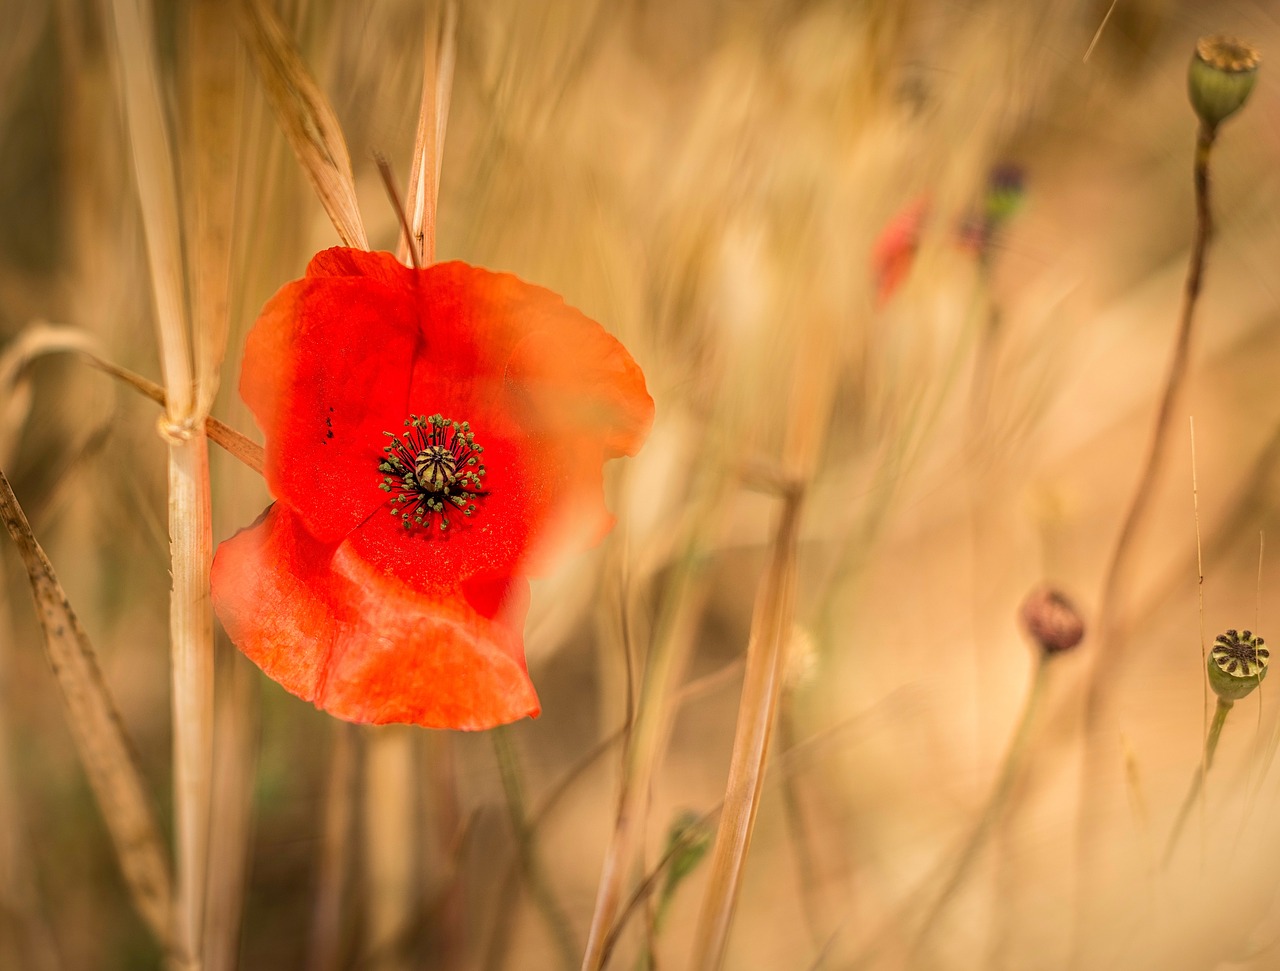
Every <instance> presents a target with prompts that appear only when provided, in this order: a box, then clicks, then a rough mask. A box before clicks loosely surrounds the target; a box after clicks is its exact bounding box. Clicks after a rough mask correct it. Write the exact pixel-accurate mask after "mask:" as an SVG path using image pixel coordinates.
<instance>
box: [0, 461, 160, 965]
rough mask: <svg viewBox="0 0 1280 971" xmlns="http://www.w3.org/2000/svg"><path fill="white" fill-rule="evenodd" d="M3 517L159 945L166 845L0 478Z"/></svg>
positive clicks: (88, 661) (86, 648) (125, 744)
mask: <svg viewBox="0 0 1280 971" xmlns="http://www.w3.org/2000/svg"><path fill="white" fill-rule="evenodd" d="M0 515H3V517H4V524H5V527H6V528H7V529H8V530H9V535H10V536H11V537H13V541H14V543H16V544H17V546H18V552H19V553H20V554H21V556H22V561H23V564H24V565H25V566H26V568H27V574H28V576H29V577H30V580H31V594H32V597H33V598H34V599H35V604H36V613H37V614H38V615H39V618H40V626H41V629H42V631H43V633H44V646H45V654H46V656H47V657H48V659H49V666H50V667H52V668H53V673H54V675H55V676H56V677H57V679H58V686H59V687H60V688H61V689H62V697H63V700H64V701H65V702H66V705H67V715H68V718H67V723H68V725H69V726H70V728H71V734H72V737H73V738H74V739H75V743H76V748H77V750H78V751H79V753H80V759H81V761H82V762H83V763H84V767H85V773H86V774H87V775H88V777H89V784H90V786H92V788H93V792H94V795H95V796H96V797H97V800H98V805H99V807H100V808H101V810H102V815H103V818H104V819H105V821H106V824H107V830H108V831H109V832H110V834H111V839H112V842H113V844H114V846H115V850H116V855H117V856H118V857H119V860H120V868H121V870H122V871H123V872H124V878H125V883H126V884H127V885H128V888H129V893H130V896H131V897H132V898H133V903H134V906H135V907H136V908H137V910H138V913H139V914H140V915H141V916H142V919H143V920H144V921H145V922H146V924H147V926H148V927H149V928H150V929H151V932H152V933H153V934H154V935H155V937H156V940H157V941H159V942H160V944H161V946H163V947H167V946H168V943H169V940H170V934H171V929H172V926H173V920H172V916H173V911H172V907H171V902H170V899H171V898H170V895H171V880H170V876H169V864H168V860H167V858H166V853H165V848H164V840H163V838H162V836H161V834H160V829H159V827H158V826H157V825H156V818H155V812H154V810H153V808H152V805H151V801H150V799H149V797H148V795H147V791H146V787H145V786H144V785H143V781H142V774H141V772H139V770H138V766H137V764H136V762H135V759H134V756H133V749H132V747H131V746H130V744H129V741H128V739H127V738H126V736H125V731H124V725H123V724H122V723H121V721H120V716H119V714H118V713H117V711H116V708H115V705H114V704H113V702H112V700H111V697H110V695H109V694H108V691H107V685H106V682H105V681H103V678H102V672H101V671H100V670H99V669H98V662H97V658H96V656H95V654H94V650H93V645H92V644H90V642H89V637H88V635H87V634H86V633H85V631H84V628H83V627H81V626H80V621H79V620H78V619H77V617H76V615H75V613H74V612H73V611H72V609H71V605H70V604H69V603H68V602H67V596H66V594H65V593H64V592H63V590H62V586H61V584H59V583H58V577H57V574H55V573H54V570H53V565H52V564H51V563H50V562H49V558H48V557H47V556H45V553H44V550H43V549H41V548H40V544H39V543H37V542H36V538H35V536H33V535H32V533H31V527H30V525H29V524H28V523H27V517H26V516H25V515H24V514H23V512H22V508H21V507H20V506H19V505H18V499H17V497H16V496H15V495H14V494H13V489H12V487H11V486H10V485H9V480H8V479H7V478H6V477H5V475H4V473H3V472H0Z"/></svg>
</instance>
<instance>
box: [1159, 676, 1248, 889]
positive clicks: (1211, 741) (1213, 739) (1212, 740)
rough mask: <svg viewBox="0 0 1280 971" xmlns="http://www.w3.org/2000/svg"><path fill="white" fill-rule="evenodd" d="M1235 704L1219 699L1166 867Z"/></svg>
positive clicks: (1168, 850) (1168, 849)
mask: <svg viewBox="0 0 1280 971" xmlns="http://www.w3.org/2000/svg"><path fill="white" fill-rule="evenodd" d="M1234 704H1235V702H1232V701H1228V700H1226V699H1225V698H1219V699H1218V707H1217V708H1216V709H1215V710H1214V712H1213V724H1212V725H1210V726H1209V734H1208V735H1206V736H1205V739H1204V757H1203V758H1202V759H1201V760H1200V764H1199V765H1197V766H1196V771H1195V774H1194V775H1193V776H1192V777H1191V785H1189V786H1188V787H1187V795H1186V797H1185V798H1184V799H1183V800H1182V808H1180V809H1179V810H1178V818H1177V819H1176V820H1175V821H1174V824H1173V829H1172V830H1170V831H1169V842H1168V843H1167V844H1165V848H1164V866H1166V867H1167V866H1168V865H1169V861H1170V860H1172V859H1173V851H1174V850H1176V849H1177V848H1178V839H1179V837H1180V836H1181V835H1182V827H1183V826H1185V825H1186V822H1187V817H1188V816H1190V815H1191V807H1192V806H1194V805H1195V802H1196V799H1197V798H1198V797H1199V795H1200V792H1201V790H1202V789H1203V788H1204V779H1205V776H1206V775H1208V774H1209V769H1211V768H1212V767H1213V756H1214V754H1215V753H1216V752H1217V751H1218V739H1219V738H1220V737H1221V736H1222V726H1223V725H1225V724H1226V722H1227V715H1228V713H1229V712H1230V711H1231V709H1232V707H1233V706H1234Z"/></svg>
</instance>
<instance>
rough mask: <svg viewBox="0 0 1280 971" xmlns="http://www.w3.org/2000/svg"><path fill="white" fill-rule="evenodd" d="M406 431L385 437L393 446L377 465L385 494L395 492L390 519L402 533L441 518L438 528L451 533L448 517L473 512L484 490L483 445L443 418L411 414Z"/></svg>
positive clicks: (467, 426) (464, 426) (465, 426)
mask: <svg viewBox="0 0 1280 971" xmlns="http://www.w3.org/2000/svg"><path fill="white" fill-rule="evenodd" d="M404 424H405V428H407V429H408V430H407V431H405V432H402V433H401V434H400V435H398V436H397V435H393V434H392V433H391V432H383V433H382V434H384V435H386V436H387V437H388V438H389V439H391V442H390V443H389V444H388V445H386V446H384V447H383V449H382V451H383V453H384V456H385V457H384V458H383V459H382V460H381V461H380V462H379V463H378V471H379V472H381V473H383V478H382V484H381V485H380V486H379V487H378V488H380V489H381V490H382V491H383V492H390V493H393V495H392V498H391V515H393V516H398V517H400V521H401V522H402V523H403V524H404V528H405V529H412V528H413V527H414V526H427V525H430V523H431V521H432V516H433V515H436V516H439V517H440V528H441V529H448V528H449V517H448V515H447V514H448V513H449V512H451V511H453V510H457V511H458V512H460V513H462V515H464V516H468V517H469V516H471V515H472V514H474V513H475V511H476V504H475V500H476V499H479V498H481V497H483V496H485V495H487V493H485V492H484V491H482V486H483V482H482V479H483V478H484V466H483V465H481V464H480V453H481V452H483V451H484V448H483V446H480V445H477V444H476V441H475V435H474V434H472V431H471V425H470V424H469V423H468V422H465V421H463V422H457V421H452V420H451V419H448V418H444V417H442V416H441V415H431V416H430V417H424V416H421V415H410V416H409V417H408V418H407V419H405V423H404Z"/></svg>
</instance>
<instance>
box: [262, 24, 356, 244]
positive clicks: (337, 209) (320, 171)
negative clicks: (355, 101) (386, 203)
mask: <svg viewBox="0 0 1280 971" xmlns="http://www.w3.org/2000/svg"><path fill="white" fill-rule="evenodd" d="M240 11H241V14H242V16H241V25H242V27H243V34H244V38H245V42H246V43H247V44H248V47H249V53H250V54H251V55H252V57H253V62H254V65H255V66H256V68H257V71H258V77H259V78H260V79H261V80H262V85H263V88H264V89H265V91H266V95H267V100H268V101H269V102H270V103H271V108H272V110H273V111H274V112H275V115H276V120H277V122H278V123H279V125H280V127H281V129H282V130H283V131H284V134H285V137H286V138H287V139H288V140H289V144H290V145H291V146H293V152H294V154H295V155H296V156H297V157H298V161H299V163H301V165H302V169H303V171H304V172H306V173H307V178H308V179H310V180H311V184H312V186H314V187H315V190H316V195H318V196H319V197H320V202H321V204H322V205H323V206H324V209H325V212H327V213H328V214H329V219H330V220H331V221H332V222H333V228H334V229H336V230H337V231H338V236H339V238H340V239H341V240H342V242H343V243H345V244H346V245H347V246H354V247H357V248H359V249H368V248H369V240H368V237H367V236H366V235H365V231H364V223H363V222H362V221H361V219H360V209H359V207H358V206H357V205H356V185H355V177H354V175H353V174H352V171H351V156H350V155H349V154H348V152H347V143H346V140H345V139H344V138H343V137H342V129H341V128H340V127H339V126H338V118H337V116H336V115H335V114H334V112H333V108H332V107H331V106H330V104H329V101H328V99H326V98H325V96H324V93H323V92H322V91H321V90H320V86H319V85H318V84H316V82H315V79H314V78H312V77H311V74H310V73H309V72H308V71H307V68H306V65H305V64H303V63H302V58H301V57H300V56H299V55H298V51H297V49H296V48H295V47H294V45H293V43H292V41H291V40H290V38H289V34H288V31H287V30H286V29H285V26H284V24H283V23H281V21H280V18H279V17H277V16H276V13H275V11H274V10H272V9H271V8H270V7H269V6H268V5H267V3H266V2H265V0H241V2H240Z"/></svg>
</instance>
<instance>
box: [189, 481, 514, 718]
mask: <svg viewBox="0 0 1280 971" xmlns="http://www.w3.org/2000/svg"><path fill="white" fill-rule="evenodd" d="M212 580H213V590H214V603H215V607H216V608H217V611H218V616H219V617H220V618H222V620H223V623H224V625H225V626H226V628H227V633H228V634H229V635H230V637H231V639H232V640H233V641H234V642H235V643H236V645H237V646H238V647H239V648H240V650H241V651H243V652H244V653H245V655H246V656H247V657H249V658H250V660H252V661H253V662H254V663H255V664H257V665H258V666H259V667H261V668H262V670H263V671H264V672H265V673H266V674H267V675H268V676H269V677H271V678H272V679H274V680H275V681H277V682H279V683H280V684H281V685H282V686H283V687H284V688H286V689H287V690H289V691H291V692H293V693H294V694H296V695H299V696H300V697H302V698H305V699H307V700H310V701H313V702H315V704H316V706H317V707H319V708H323V709H324V710H326V711H328V712H330V713H331V714H334V715H336V716H338V717H340V718H344V719H347V720H349V721H356V722H372V723H384V722H408V723H411V724H417V725H424V726H427V727H432V728H460V729H482V728H490V727H493V726H494V725H500V724H505V723H507V722H511V721H515V720H516V719H519V718H523V717H526V716H535V715H537V714H538V712H539V705H538V700H537V695H536V693H535V692H534V689H533V685H532V683H531V682H530V681H529V677H528V672H527V669H526V667H525V663H524V653H523V643H522V635H521V631H522V629H523V625H524V615H525V612H526V610H527V608H528V584H527V582H526V581H524V580H522V579H518V578H517V579H513V578H499V579H493V580H490V581H487V582H480V583H474V584H459V585H458V586H457V587H456V588H454V589H452V590H448V591H445V590H440V591H438V592H437V593H438V595H435V596H433V595H431V594H430V593H424V592H423V591H420V590H414V589H412V588H410V587H406V586H405V585H404V584H402V583H400V582H398V581H397V580H395V579H394V578H391V577H388V576H386V575H385V574H383V573H381V572H379V571H378V570H377V569H376V568H375V567H374V566H373V565H371V564H370V563H368V562H367V561H365V560H364V559H362V558H361V557H360V556H359V554H358V552H357V551H356V550H355V549H354V548H353V547H352V546H351V544H349V543H342V544H339V545H338V546H337V547H336V548H335V547H333V546H331V545H326V544H324V543H320V542H318V541H316V540H315V539H314V538H313V537H312V536H311V535H310V534H309V532H308V530H307V529H306V528H305V527H304V525H303V524H302V522H301V521H300V519H299V517H297V516H296V515H295V514H293V513H292V511H291V510H290V509H288V508H287V507H285V506H282V505H280V504H277V505H275V506H274V507H272V509H271V510H269V511H268V513H267V514H266V516H264V517H263V519H262V520H260V521H259V522H258V523H257V524H256V525H254V526H253V527H251V528H250V529H247V530H244V531H242V532H240V533H238V534H237V535H236V536H234V537H232V538H231V539H230V540H228V541H226V542H224V543H223V544H221V546H219V548H218V553H217V556H216V557H215V559H214V565H213V577H212Z"/></svg>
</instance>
